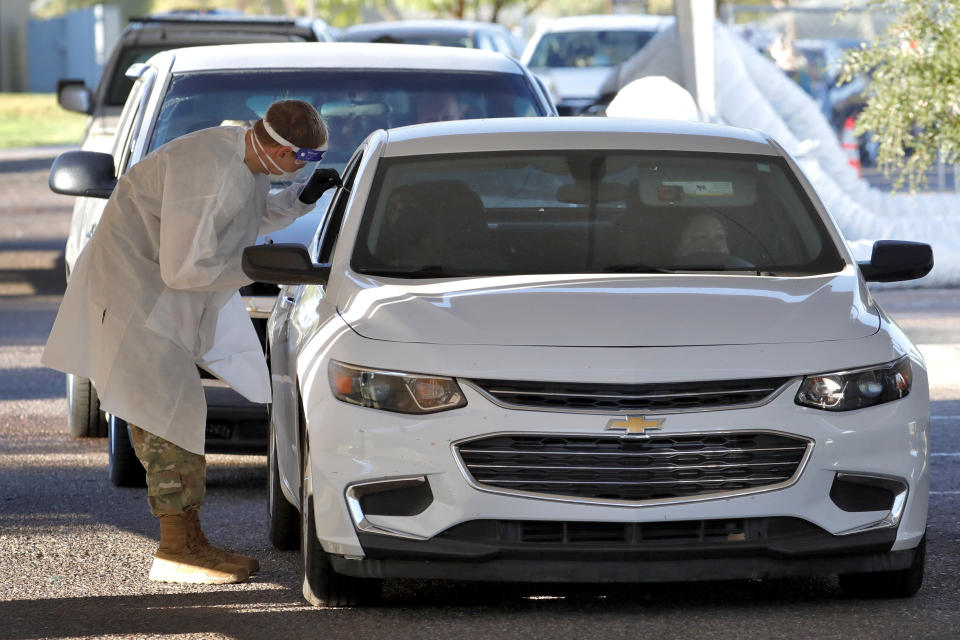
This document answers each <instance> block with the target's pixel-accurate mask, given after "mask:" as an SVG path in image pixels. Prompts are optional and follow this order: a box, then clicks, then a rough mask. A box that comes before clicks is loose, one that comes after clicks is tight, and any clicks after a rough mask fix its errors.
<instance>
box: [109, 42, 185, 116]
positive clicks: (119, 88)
mask: <svg viewBox="0 0 960 640" xmlns="http://www.w3.org/2000/svg"><path fill="white" fill-rule="evenodd" d="M180 46H183V45H180ZM169 48H170V47H169V46H159V47H157V46H153V47H143V46H131V47H126V48H125V49H123V50H122V51H121V52H120V54H119V57H118V58H117V64H116V65H115V66H114V67H113V74H112V75H111V76H110V78H109V80H108V84H107V93H106V96H105V104H106V105H107V106H109V107H120V106H122V105H123V104H124V102H126V100H127V96H128V95H130V89H131V87H133V80H132V79H131V78H128V77H127V76H126V73H127V69H129V68H130V65H133V64H136V63H138V62H146V61H147V60H149V59H150V57H151V56H153V55H154V54H155V53H160V52H161V51H166V50H167V49H169Z"/></svg>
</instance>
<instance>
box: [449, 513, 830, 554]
mask: <svg viewBox="0 0 960 640" xmlns="http://www.w3.org/2000/svg"><path fill="white" fill-rule="evenodd" d="M818 533H823V530H822V529H820V528H819V527H817V526H815V525H813V524H810V523H809V522H807V521H805V520H801V519H799V518H790V517H779V518H731V519H727V520H683V521H668V522H564V521H549V520H544V521H540V520H470V521H468V522H463V523H461V524H458V525H456V526H454V527H451V528H450V529H447V530H446V531H444V532H443V533H441V534H439V535H438V536H437V537H438V538H442V539H445V540H460V541H464V542H479V543H483V544H504V543H506V544H511V545H515V544H521V545H535V546H538V547H540V546H543V545H572V546H577V547H581V548H589V547H591V546H593V545H603V548H608V549H609V548H614V547H620V548H629V549H643V548H656V547H658V546H667V545H669V546H676V545H685V546H689V547H694V548H695V547H696V546H701V545H724V544H738V543H756V542H760V541H770V540H777V539H785V538H790V537H797V536H806V537H809V536H811V535H816V534H818Z"/></svg>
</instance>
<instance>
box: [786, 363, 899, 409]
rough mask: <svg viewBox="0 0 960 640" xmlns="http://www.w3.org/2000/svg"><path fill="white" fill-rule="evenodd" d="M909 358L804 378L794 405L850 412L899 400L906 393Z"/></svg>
mask: <svg viewBox="0 0 960 640" xmlns="http://www.w3.org/2000/svg"><path fill="white" fill-rule="evenodd" d="M912 384H913V372H912V370H911V369H910V358H909V357H908V356H903V357H902V358H900V359H899V360H895V361H894V362H890V363H887V364H884V365H880V366H877V367H869V368H866V369H857V370H855V371H843V372H840V373H822V374H819V375H815V376H807V377H806V378H804V379H803V382H802V383H801V384H800V390H799V391H798V392H797V398H796V402H797V404H800V405H804V406H807V407H816V408H817V409H826V410H827V411H850V410H852V409H862V408H864V407H872V406H873V405H875V404H882V403H884V402H890V401H891V400H897V399H898V398H903V397H905V396H906V395H907V394H909V393H910V387H911V385H912Z"/></svg>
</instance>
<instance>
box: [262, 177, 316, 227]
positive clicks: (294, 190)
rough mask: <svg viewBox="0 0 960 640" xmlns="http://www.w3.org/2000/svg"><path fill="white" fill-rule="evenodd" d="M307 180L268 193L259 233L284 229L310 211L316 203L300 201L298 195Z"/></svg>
mask: <svg viewBox="0 0 960 640" xmlns="http://www.w3.org/2000/svg"><path fill="white" fill-rule="evenodd" d="M304 184H305V182H294V183H293V184H291V185H290V186H289V187H287V188H286V189H282V190H280V191H275V192H273V193H269V194H267V206H266V209H265V210H264V212H263V221H262V222H261V223H260V232H259V235H263V234H265V233H270V232H271V231H276V230H277V229H283V228H284V227H286V226H288V225H290V224H291V223H293V221H294V220H296V219H297V218H299V217H300V216H302V215H304V214H306V213H309V212H310V211H311V210H312V209H313V207H314V206H315V205H312V204H306V203H304V202H300V200H299V199H298V196H299V195H300V189H302V188H303V185H304Z"/></svg>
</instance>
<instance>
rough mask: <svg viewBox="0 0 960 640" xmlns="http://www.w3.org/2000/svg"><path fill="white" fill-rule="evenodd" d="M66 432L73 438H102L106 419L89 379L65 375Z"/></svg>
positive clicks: (104, 434) (104, 432)
mask: <svg viewBox="0 0 960 640" xmlns="http://www.w3.org/2000/svg"><path fill="white" fill-rule="evenodd" d="M67 430H68V431H69V432H70V435H71V436H73V437H74V438H103V437H104V436H106V435H107V417H106V415H105V414H104V413H103V412H102V411H100V397H99V396H97V390H96V388H95V387H94V386H93V383H92V382H91V381H90V379H89V378H82V377H80V376H75V375H73V374H72V373H68V374H67Z"/></svg>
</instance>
